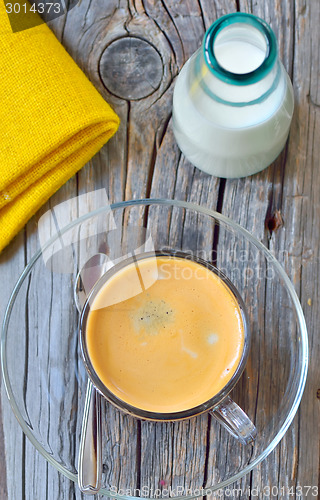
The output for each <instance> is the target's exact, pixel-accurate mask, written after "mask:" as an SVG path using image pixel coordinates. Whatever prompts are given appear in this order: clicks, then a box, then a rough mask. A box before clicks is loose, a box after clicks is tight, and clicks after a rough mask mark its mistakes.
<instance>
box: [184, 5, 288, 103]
mask: <svg viewBox="0 0 320 500" xmlns="http://www.w3.org/2000/svg"><path fill="white" fill-rule="evenodd" d="M193 64H194V70H193V73H194V75H193V77H194V79H195V82H194V83H195V84H196V83H198V84H199V86H201V89H202V91H204V92H205V93H206V94H207V95H208V96H210V97H211V98H213V99H214V100H216V101H217V102H221V103H222V104H228V105H231V106H235V107H243V106H248V105H250V104H258V103H260V102H262V101H263V100H265V99H267V97H268V96H269V95H270V94H271V93H272V92H273V90H274V89H275V88H276V87H277V85H278V83H279V79H280V77H281V67H280V62H279V59H278V51H277V43H276V39H275V36H274V33H273V32H272V30H271V28H270V27H269V26H268V25H267V24H266V23H265V22H264V21H263V20H261V19H259V18H257V17H255V16H252V15H250V14H243V13H235V14H229V15H227V16H224V17H222V18H220V19H218V20H217V21H216V22H215V23H214V24H213V25H212V26H211V27H210V28H209V30H208V31H207V32H206V34H205V37H204V41H203V47H202V49H200V50H199V51H198V52H197V53H196V55H195V58H194V62H193Z"/></svg>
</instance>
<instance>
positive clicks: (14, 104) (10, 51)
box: [0, 0, 119, 251]
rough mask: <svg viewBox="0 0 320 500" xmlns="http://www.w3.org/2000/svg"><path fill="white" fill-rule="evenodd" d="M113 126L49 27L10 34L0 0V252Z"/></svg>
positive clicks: (116, 120)
mask: <svg viewBox="0 0 320 500" xmlns="http://www.w3.org/2000/svg"><path fill="white" fill-rule="evenodd" d="M118 126H119V118H118V117H117V115H116V114H115V113H114V112H113V111H112V109H111V108H110V106H109V105H108V104H107V103H106V102H105V101H104V99H103V98H102V97H101V95H100V94H99V93H98V92H97V90H96V89H95V88H94V86H93V85H92V84H91V83H90V81H89V80H88V79H87V77H86V76H85V75H84V73H83V72H82V71H81V70H80V68H79V67H78V66H77V65H76V63H75V62H74V61H73V59H72V58H71V57H70V56H69V55H68V53H67V52H66V50H65V49H64V48H63V47H62V45H61V44H60V43H59V41H58V40H57V39H56V37H55V36H54V34H53V33H52V32H51V31H50V29H49V28H48V26H47V25H46V24H42V25H40V26H36V27H34V28H32V29H28V30H25V31H21V32H18V33H13V32H12V30H11V26H10V23H9V20H8V17H7V14H6V10H5V7H4V4H3V2H2V0H0V251H1V250H2V249H3V248H4V247H5V246H6V245H7V244H8V243H9V241H10V240H11V239H12V238H13V236H14V235H15V234H16V233H17V232H18V231H19V230H20V229H21V228H22V227H23V226H24V225H25V224H26V222H27V221H28V220H29V218H30V217H31V216H32V215H33V214H34V213H35V212H36V211H37V210H38V209H39V208H40V206H41V205H42V204H43V203H44V202H45V201H47V200H48V198H49V197H50V196H51V195H52V194H53V193H54V192H55V191H57V189H59V187H60V186H62V184H64V183H65V182H66V181H67V180H68V179H69V178H70V177H71V176H72V175H74V174H75V173H76V172H77V171H78V170H79V169H80V168H81V167H82V166H83V165H84V164H85V163H86V162H88V161H89V160H90V158H92V156H93V155H94V154H95V153H96V152H97V151H98V150H99V149H100V148H101V147H102V146H103V145H104V144H105V143H106V142H107V141H108V139H109V138H110V137H111V136H112V135H113V134H114V133H115V131H116V130H117V128H118Z"/></svg>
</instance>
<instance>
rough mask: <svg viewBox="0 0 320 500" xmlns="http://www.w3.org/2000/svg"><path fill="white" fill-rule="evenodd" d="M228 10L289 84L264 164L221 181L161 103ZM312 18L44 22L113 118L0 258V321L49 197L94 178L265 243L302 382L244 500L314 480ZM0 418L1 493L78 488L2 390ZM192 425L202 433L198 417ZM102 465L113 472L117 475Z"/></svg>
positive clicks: (54, 494)
mask: <svg viewBox="0 0 320 500" xmlns="http://www.w3.org/2000/svg"><path fill="white" fill-rule="evenodd" d="M236 10H240V11H245V12H252V13H254V14H256V15H258V16H260V17H262V18H264V19H265V20H266V21H267V22H268V23H270V25H271V26H272V28H273V30H274V31H275V33H276V36H277V39H278V42H279V50H280V55H281V58H282V61H283V62H284V65H285V67H286V69H287V71H288V73H289V75H290V76H291V79H292V81H293V87H294V94H295V113H294V118H293V123H292V128H291V133H290V137H289V141H288V144H287V147H286V149H285V151H283V153H282V154H281V156H280V157H279V158H278V159H277V160H276V162H275V163H274V164H273V165H271V166H270V167H269V168H268V169H266V170H265V171H263V172H261V173H260V174H257V175H254V176H252V177H249V178H245V179H241V180H227V181H226V180H223V179H217V178H215V177H210V176H208V175H206V174H204V173H202V172H200V171H198V170H197V169H195V168H194V167H193V166H192V165H191V164H190V163H188V161H186V160H185V158H184V157H183V155H181V153H180V152H179V150H178V147H177V145H176V143H175V141H174V137H173V134H172V129H171V104H172V91H173V87H174V82H175V78H176V76H177V74H178V72H179V70H180V69H181V67H182V65H183V64H184V62H185V61H186V60H187V58H188V57H189V56H190V55H191V54H192V53H193V52H194V51H195V50H196V49H197V48H198V47H199V45H200V43H201V40H202V37H203V34H204V32H205V30H206V28H208V27H209V25H210V24H211V23H212V22H213V21H214V20H215V19H216V18H217V17H219V16H221V15H223V14H226V13H228V12H234V11H236ZM319 24H320V4H319V2H318V0H310V1H308V2H307V1H306V0H292V1H291V0H283V1H281V2H279V1H274V0H265V1H264V2H252V1H247V0H186V1H175V0H161V1H156V0H127V1H123V0H117V1H116V0H94V1H91V0H82V2H81V4H80V5H79V6H76V7H74V8H73V9H71V10H70V11H69V12H68V13H67V15H64V16H62V17H60V18H58V19H56V20H55V21H54V22H53V23H52V28H53V30H54V31H55V33H56V35H57V37H58V38H59V39H60V40H61V41H62V43H63V45H64V46H65V47H66V49H67V50H68V51H69V53H70V54H71V55H72V57H73V58H74V59H75V61H76V62H77V63H78V64H79V65H80V66H81V68H82V69H83V70H84V71H85V73H86V74H87V75H88V77H89V78H90V79H91V81H92V82H93V84H94V85H95V86H96V88H97V89H98V90H99V91H100V92H101V94H102V95H103V96H104V97H105V98H106V100H107V101H108V102H110V103H111V105H112V106H113V107H114V109H115V110H116V112H117V113H118V114H119V116H120V117H121V126H120V129H119V131H118V132H117V134H116V136H115V137H114V138H113V139H112V140H111V141H110V143H109V144H108V145H107V146H105V147H104V148H103V149H102V150H101V152H100V153H99V154H97V155H96V157H95V158H93V159H92V161H91V162H90V163H89V164H88V165H86V166H85V167H84V168H83V169H82V171H81V172H80V173H79V174H78V175H77V176H76V177H74V178H72V179H71V180H70V181H69V182H68V183H67V184H66V185H65V186H63V187H62V188H61V189H60V191H59V192H58V193H56V194H55V195H54V196H53V197H52V199H51V200H50V201H49V203H47V204H46V206H45V207H43V209H42V210H41V211H40V213H38V214H37V215H36V216H35V217H34V218H33V219H32V220H31V221H30V222H29V223H28V225H27V226H26V228H25V229H24V230H23V231H21V232H20V234H19V235H18V236H17V237H16V238H15V240H14V241H13V242H12V243H11V244H10V246H9V247H8V248H7V249H6V250H5V251H4V252H3V253H2V255H1V256H0V262H1V268H0V273H1V283H2V286H1V292H0V294H1V300H0V313H1V319H2V317H3V313H4V309H5V305H6V303H7V300H8V297H9V294H10V292H11V289H12V287H13V285H14V283H15V282H16V280H17V278H18V276H19V274H20V273H21V271H22V269H23V268H24V266H25V264H26V263H27V262H28V260H29V259H30V257H31V256H32V254H33V252H34V248H35V247H36V240H37V221H38V219H39V216H40V215H41V214H42V213H44V212H45V211H46V210H48V209H49V208H50V207H52V206H54V205H56V204H58V203H60V202H62V201H63V200H66V199H68V198H70V197H74V196H77V195H78V194H81V193H85V192H87V191H93V190H95V189H98V188H102V187H105V188H106V189H107V192H108V196H109V200H110V201H111V202H114V201H121V200H128V199H131V198H144V197H165V198H176V199H181V200H188V201H192V202H195V203H198V204H201V205H203V206H206V207H209V208H213V209H215V210H218V211H220V212H221V213H223V214H225V215H227V216H229V217H231V218H233V219H234V220H235V221H237V222H239V223H240V224H242V225H243V226H244V227H246V228H247V229H248V230H250V231H251V232H252V233H253V234H254V235H255V236H256V237H257V238H258V239H260V240H261V241H262V242H263V243H264V244H265V245H266V246H267V247H268V248H270V249H272V250H273V251H274V253H275V255H276V256H278V257H279V259H280V261H281V263H282V264H283V266H284V267H285V269H286V271H287V273H288V275H289V277H290V278H291V280H292V281H293V283H294V285H295V288H296V291H297V293H298V295H299V298H300V300H301V303H302V307H303V310H304V313H305V317H306V321H307V326H308V330H309V335H310V347H311V356H310V369H309V376H308V381H307V386H306V390H305V393H304V396H303V399H302V404H301V407H300V409H299V411H298V414H297V415H296V417H295V419H294V422H293V424H292V425H291V427H290V428H289V430H288V432H287V434H286V435H285V437H284V438H283V440H282V441H281V443H280V444H279V445H278V447H277V448H276V449H275V450H274V451H273V452H272V453H271V455H270V456H269V457H268V458H267V460H265V461H264V462H263V463H261V464H260V465H259V466H258V467H257V468H256V469H255V470H254V471H253V472H252V473H251V474H249V475H248V476H247V477H245V478H243V479H242V480H241V481H239V483H237V484H235V485H234V487H235V488H237V487H242V488H243V489H244V488H245V487H246V486H248V485H250V486H251V487H252V488H257V489H258V490H259V491H260V493H259V495H258V496H257V497H256V498H268V497H271V498H298V497H299V498H300V496H299V493H300V490H299V489H297V486H301V487H302V488H303V489H302V491H303V493H304V494H305V492H306V491H307V489H306V488H305V487H307V486H314V487H316V486H318V485H319V437H320V436H319V430H320V429H319V405H320V402H319V398H320V396H319V389H318V388H319V387H320V386H319V384H320V363H319V355H320V349H319V346H320V341H319V338H318V337H319V334H318V333H319V332H318V329H319V328H318V325H319V322H320V308H319V301H318V294H319V292H320V289H319V274H320V267H319V257H320V234H319V233H320V222H319V221H320V177H319V175H318V169H319V167H320V163H319V160H320V148H319V144H320V141H319V134H320V111H319V106H320V86H319V81H320V80H319V66H320V52H319V42H320V39H319ZM48 58H49V55H48ZM80 208H81V207H80ZM1 422H2V425H1V427H0V447H1V451H0V454H1V457H2V458H1V461H0V498H1V500H2V499H4V500H5V499H6V498H8V499H9V500H24V499H29V500H46V499H47V500H54V499H59V500H66V499H68V500H69V499H71V498H80V497H81V495H80V494H79V492H78V489H77V486H76V485H74V484H73V483H72V482H71V481H70V480H68V479H66V478H65V477H63V476H62V474H60V473H58V472H57V471H56V470H55V469H54V468H53V467H52V466H51V465H48V464H47V462H46V461H45V459H44V458H43V457H42V456H41V455H40V454H39V453H38V452H37V451H36V450H35V449H34V448H33V446H32V445H31V444H30V442H29V441H28V440H27V439H26V438H25V436H24V435H23V433H22V431H21V429H20V427H19V425H18V423H17V422H16V420H15V417H14V415H13V413H12V411H11V408H10V407H9V404H8V401H7V398H6V395H5V394H4V391H2V409H1ZM197 425H198V427H197V428H198V429H199V430H201V432H203V433H204V441H205V439H206V437H205V436H206V429H207V425H208V420H207V417H206V416H205V417H202V419H201V422H200V423H198V424H197ZM144 432H145V433H148V432H149V431H148V430H143V428H142V431H141V429H140V433H142V434H141V436H140V445H141V446H140V449H137V450H136V456H135V457H134V458H133V457H130V456H128V457H127V460H129V461H130V460H133V461H134V463H133V464H132V468H133V469H134V468H136V467H137V462H138V460H137V459H139V457H140V458H141V454H143V449H144V448H143V443H144V439H147V437H148V436H147V434H145V435H144ZM161 432H162V431H161ZM193 432H195V429H193ZM191 434H192V432H191V431H190V435H191ZM160 436H162V434H161V433H160ZM149 439H150V435H149ZM172 442H174V443H175V444H174V446H176V447H178V452H179V446H181V453H184V454H186V451H185V448H184V446H183V444H184V443H180V444H179V436H176V437H175V440H173V441H172ZM159 450H160V451H159V464H160V466H161V460H162V455H161V448H159ZM185 460H186V463H189V465H190V467H187V469H186V471H185V474H186V479H187V481H186V482H188V479H190V478H191V477H192V474H193V473H194V471H195V470H196V471H198V472H199V470H200V471H201V470H204V468H205V462H206V447H205V442H204V446H200V447H198V448H197V449H196V450H195V454H194V455H193V456H189V455H186V456H185ZM159 464H158V465H155V469H156V468H157V467H159ZM115 467H116V465H115ZM139 467H140V469H139ZM201 468H202V469H201ZM155 472H156V471H155ZM113 473H114V475H115V477H116V476H117V474H118V473H119V471H113ZM135 473H136V477H137V478H138V481H140V484H143V479H144V474H146V473H147V472H146V471H145V470H143V466H141V465H139V464H138V469H137V470H136V469H135ZM139 474H140V478H139ZM188 475H189V477H188ZM203 480H204V481H205V477H204V479H203ZM268 487H270V488H271V493H270V495H268V493H267V492H268V489H266V488H268ZM272 487H273V489H272ZM290 488H291V490H290ZM304 488H305V489H304ZM285 491H286V493H285ZM290 491H291V493H292V494H290V493H289V492H290ZM234 497H235V496H234ZM252 497H254V495H252ZM224 498H227V496H225V497H224ZM229 498H230V494H229ZM239 498H248V495H247V494H246V493H244V494H243V495H242V496H241V495H240V496H239ZM303 498H306V496H305V495H304V496H303ZM307 498H310V499H311V498H316V495H315V489H310V490H309V494H308V496H307Z"/></svg>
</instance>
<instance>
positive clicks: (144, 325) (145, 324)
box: [131, 299, 174, 335]
mask: <svg viewBox="0 0 320 500" xmlns="http://www.w3.org/2000/svg"><path fill="white" fill-rule="evenodd" d="M173 319H174V312H173V309H172V308H171V307H170V306H169V304H168V303H167V302H166V301H165V300H163V299H160V300H148V301H146V302H144V304H143V305H142V306H141V307H140V308H138V309H137V310H135V311H134V312H133V313H132V314H131V320H132V322H133V325H134V329H135V331H136V332H137V333H146V334H148V335H158V334H159V333H160V332H161V330H162V329H165V328H166V325H168V324H169V323H171V322H172V321H173Z"/></svg>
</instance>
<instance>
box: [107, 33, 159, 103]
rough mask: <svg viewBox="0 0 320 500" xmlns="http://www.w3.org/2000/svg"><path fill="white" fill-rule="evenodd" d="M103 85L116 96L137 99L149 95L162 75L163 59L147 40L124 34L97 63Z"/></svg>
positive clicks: (156, 86)
mask: <svg viewBox="0 0 320 500" xmlns="http://www.w3.org/2000/svg"><path fill="white" fill-rule="evenodd" d="M99 71H100V78H101V80H102V83H103V84H104V86H105V87H106V88H107V90H109V92H111V93H112V94H114V95H115V96H117V97H120V98H122V99H126V100H139V99H143V98H144V97H147V96H149V95H150V94H152V93H153V92H154V91H155V90H156V89H157V88H158V87H159V85H160V83H161V80H162V76H163V64H162V59H161V56H160V54H159V52H158V51H157V49H156V48H155V47H154V46H153V45H151V44H150V43H149V42H147V41H146V40H143V39H141V38H137V37H133V36H127V37H124V38H119V39H117V40H114V41H113V42H111V43H110V45H108V47H107V48H106V49H105V50H104V52H103V53H102V56H101V59H100V64H99Z"/></svg>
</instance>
